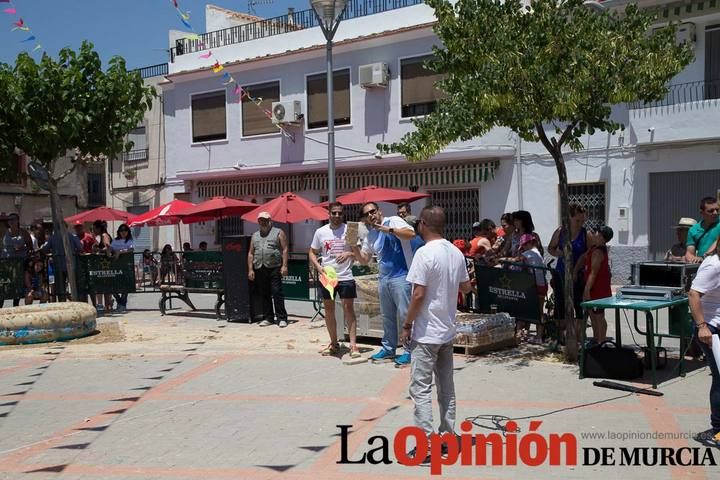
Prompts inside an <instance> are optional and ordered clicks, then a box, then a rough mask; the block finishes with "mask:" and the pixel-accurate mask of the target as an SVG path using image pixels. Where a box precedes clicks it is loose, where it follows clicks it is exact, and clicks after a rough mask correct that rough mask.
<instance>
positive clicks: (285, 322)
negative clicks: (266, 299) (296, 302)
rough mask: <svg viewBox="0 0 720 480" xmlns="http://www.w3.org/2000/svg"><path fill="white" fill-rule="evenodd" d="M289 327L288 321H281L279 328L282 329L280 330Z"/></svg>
mask: <svg viewBox="0 0 720 480" xmlns="http://www.w3.org/2000/svg"><path fill="white" fill-rule="evenodd" d="M287 326H288V323H287V321H286V320H280V321H279V322H278V327H280V328H285V327H287Z"/></svg>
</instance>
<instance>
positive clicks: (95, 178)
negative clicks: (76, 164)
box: [87, 172, 105, 207]
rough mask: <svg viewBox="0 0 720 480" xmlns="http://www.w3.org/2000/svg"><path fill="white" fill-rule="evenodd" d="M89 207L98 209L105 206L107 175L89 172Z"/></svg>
mask: <svg viewBox="0 0 720 480" xmlns="http://www.w3.org/2000/svg"><path fill="white" fill-rule="evenodd" d="M87 185H88V200H87V201H88V206H91V207H96V206H103V205H105V173H104V172H88V174H87Z"/></svg>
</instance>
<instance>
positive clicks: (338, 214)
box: [330, 212, 344, 217]
mask: <svg viewBox="0 0 720 480" xmlns="http://www.w3.org/2000/svg"><path fill="white" fill-rule="evenodd" d="M330 215H332V216H333V217H342V216H343V215H344V213H343V212H330Z"/></svg>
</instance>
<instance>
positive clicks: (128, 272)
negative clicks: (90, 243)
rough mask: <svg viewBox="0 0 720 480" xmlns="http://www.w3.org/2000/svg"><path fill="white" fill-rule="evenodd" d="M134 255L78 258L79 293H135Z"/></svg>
mask: <svg viewBox="0 0 720 480" xmlns="http://www.w3.org/2000/svg"><path fill="white" fill-rule="evenodd" d="M133 257H134V255H133V254H132V253H122V254H120V255H118V256H117V257H115V256H110V257H108V256H107V255H101V254H86V255H79V256H77V257H76V261H77V272H78V279H77V281H78V283H79V287H78V291H79V292H80V293H81V294H82V293H93V294H95V293H135V262H134V261H133Z"/></svg>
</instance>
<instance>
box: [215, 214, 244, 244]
mask: <svg viewBox="0 0 720 480" xmlns="http://www.w3.org/2000/svg"><path fill="white" fill-rule="evenodd" d="M242 234H243V221H242V219H241V218H240V217H228V218H221V219H220V220H216V221H215V245H221V244H222V239H223V237H225V236H227V235H242Z"/></svg>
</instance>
